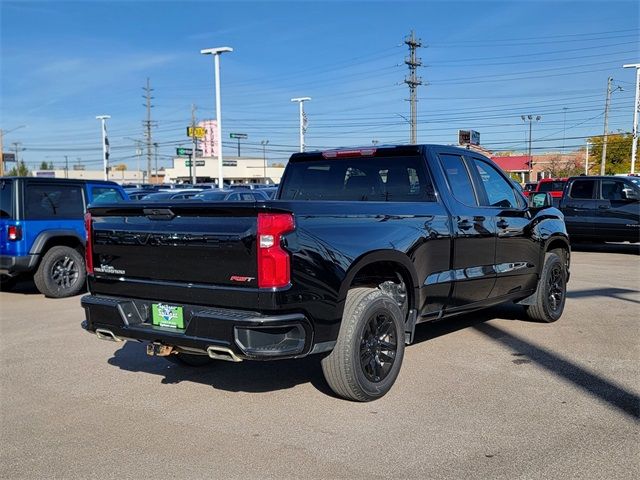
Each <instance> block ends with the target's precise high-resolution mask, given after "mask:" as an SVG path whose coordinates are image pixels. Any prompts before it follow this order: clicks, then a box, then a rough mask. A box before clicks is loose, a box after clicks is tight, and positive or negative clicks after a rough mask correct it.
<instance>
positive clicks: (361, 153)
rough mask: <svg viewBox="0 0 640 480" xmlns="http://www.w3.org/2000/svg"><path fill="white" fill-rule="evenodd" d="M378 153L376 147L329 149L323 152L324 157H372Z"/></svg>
mask: <svg viewBox="0 0 640 480" xmlns="http://www.w3.org/2000/svg"><path fill="white" fill-rule="evenodd" d="M375 154H376V149H375V148H356V149H352V150H328V151H326V152H322V156H323V157H324V158H349V157H371V156H373V155H375Z"/></svg>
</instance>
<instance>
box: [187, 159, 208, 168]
mask: <svg viewBox="0 0 640 480" xmlns="http://www.w3.org/2000/svg"><path fill="white" fill-rule="evenodd" d="M191 165H192V162H191V160H185V161H184V166H185V167H190V166H191ZM196 167H204V160H196Z"/></svg>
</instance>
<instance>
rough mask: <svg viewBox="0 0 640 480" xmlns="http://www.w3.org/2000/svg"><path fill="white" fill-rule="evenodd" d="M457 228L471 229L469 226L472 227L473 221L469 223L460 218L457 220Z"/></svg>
mask: <svg viewBox="0 0 640 480" xmlns="http://www.w3.org/2000/svg"><path fill="white" fill-rule="evenodd" d="M458 228H459V229H460V230H471V228H473V223H471V222H470V221H469V220H466V219H465V220H460V221H459V222H458Z"/></svg>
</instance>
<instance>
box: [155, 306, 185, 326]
mask: <svg viewBox="0 0 640 480" xmlns="http://www.w3.org/2000/svg"><path fill="white" fill-rule="evenodd" d="M151 321H152V323H153V325H156V326H158V327H169V328H180V329H184V316H183V315H182V307H179V306H177V305H166V304H164V303H153V304H151Z"/></svg>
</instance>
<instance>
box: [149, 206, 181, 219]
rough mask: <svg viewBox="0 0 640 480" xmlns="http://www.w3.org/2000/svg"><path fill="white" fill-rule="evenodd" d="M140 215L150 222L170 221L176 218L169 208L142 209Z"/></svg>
mask: <svg viewBox="0 0 640 480" xmlns="http://www.w3.org/2000/svg"><path fill="white" fill-rule="evenodd" d="M142 213H144V214H145V215H146V216H147V217H149V219H150V220H171V219H172V218H173V217H175V216H176V215H175V213H173V212H172V211H171V209H170V208H143V209H142Z"/></svg>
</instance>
